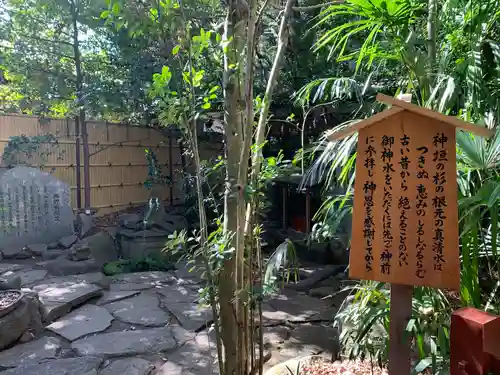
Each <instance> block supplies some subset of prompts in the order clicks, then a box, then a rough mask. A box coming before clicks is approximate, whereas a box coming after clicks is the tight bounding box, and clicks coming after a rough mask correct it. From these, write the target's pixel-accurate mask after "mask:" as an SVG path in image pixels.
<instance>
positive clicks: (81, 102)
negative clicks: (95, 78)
mask: <svg viewBox="0 0 500 375" xmlns="http://www.w3.org/2000/svg"><path fill="white" fill-rule="evenodd" d="M69 4H70V9H71V19H72V24H73V43H72V44H73V54H74V58H75V71H76V98H77V100H78V107H79V115H78V118H79V120H80V132H81V138H82V143H83V185H84V189H83V190H84V207H85V210H89V209H90V165H89V164H90V153H89V141H88V133H87V120H86V115H85V94H84V92H83V71H82V59H81V53H80V42H79V35H78V13H79V9H78V5H77V3H76V2H75V0H70V2H69ZM78 136H79V135H78Z"/></svg>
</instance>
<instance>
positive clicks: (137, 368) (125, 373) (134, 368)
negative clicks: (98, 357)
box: [100, 358, 154, 375]
mask: <svg viewBox="0 0 500 375" xmlns="http://www.w3.org/2000/svg"><path fill="white" fill-rule="evenodd" d="M153 369H154V365H153V364H152V363H151V362H149V361H146V360H145V359H142V358H125V359H119V360H117V361H115V362H113V363H110V364H109V365H108V366H106V367H104V368H103V369H102V370H101V372H100V375H148V374H150V373H151V371H152V370H153Z"/></svg>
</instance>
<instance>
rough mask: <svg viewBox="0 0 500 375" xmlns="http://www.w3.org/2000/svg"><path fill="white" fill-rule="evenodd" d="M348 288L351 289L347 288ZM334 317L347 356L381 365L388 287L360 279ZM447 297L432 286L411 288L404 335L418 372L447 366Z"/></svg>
mask: <svg viewBox="0 0 500 375" xmlns="http://www.w3.org/2000/svg"><path fill="white" fill-rule="evenodd" d="M347 289H351V288H347ZM352 290H353V294H352V296H350V297H348V298H347V299H346V300H345V301H344V303H343V306H342V307H341V308H340V310H339V313H338V314H337V316H336V317H335V321H336V325H337V326H339V327H340V328H341V335H340V343H341V346H342V347H343V350H344V352H345V355H346V356H347V357H349V358H358V357H363V358H369V359H372V360H376V361H378V362H379V363H380V364H384V363H385V362H386V360H387V355H388V352H387V349H388V343H389V342H388V339H389V335H388V332H389V311H390V290H389V288H388V285H387V284H384V283H379V282H374V281H363V282H361V283H359V284H358V285H356V286H354V287H352ZM449 309H450V306H449V303H448V300H447V298H446V296H445V295H444V294H443V293H442V292H441V291H438V290H436V289H432V288H420V287H419V288H414V292H413V303H412V317H411V319H410V320H409V322H408V325H407V327H406V334H407V335H409V337H410V341H411V342H412V343H413V349H414V351H415V352H416V353H417V354H418V357H419V358H420V360H419V362H418V363H417V364H416V367H418V368H419V371H424V370H425V369H426V368H428V367H429V368H432V371H433V372H432V373H433V374H437V369H438V368H442V367H443V366H446V359H447V357H448V356H449V349H450V347H449V335H450V315H449Z"/></svg>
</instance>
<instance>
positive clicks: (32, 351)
mask: <svg viewBox="0 0 500 375" xmlns="http://www.w3.org/2000/svg"><path fill="white" fill-rule="evenodd" d="M60 349H61V341H60V340H59V339H57V338H54V337H43V338H41V339H39V340H36V341H31V342H28V343H26V344H21V345H17V346H14V347H13V348H11V349H8V350H5V351H3V352H0V368H2V367H3V368H9V367H16V366H20V365H23V364H33V363H37V362H39V361H41V360H45V359H48V358H55V357H56V355H57V353H58V352H59V350H60Z"/></svg>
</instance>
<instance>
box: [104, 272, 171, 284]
mask: <svg viewBox="0 0 500 375" xmlns="http://www.w3.org/2000/svg"><path fill="white" fill-rule="evenodd" d="M175 281H176V278H175V276H174V275H173V274H172V273H170V272H163V271H148V272H132V273H124V274H121V275H116V276H114V277H113V283H135V284H140V283H151V284H153V285H162V284H172V283H174V282H175Z"/></svg>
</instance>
